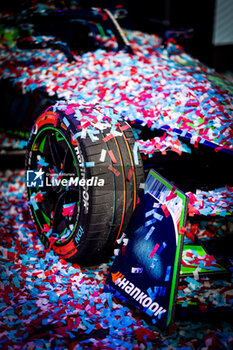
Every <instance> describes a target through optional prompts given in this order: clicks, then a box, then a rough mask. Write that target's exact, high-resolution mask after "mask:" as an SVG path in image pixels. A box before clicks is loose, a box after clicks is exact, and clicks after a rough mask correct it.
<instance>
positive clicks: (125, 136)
mask: <svg viewBox="0 0 233 350" xmlns="http://www.w3.org/2000/svg"><path fill="white" fill-rule="evenodd" d="M77 115H78V116H77ZM109 115H111V116H112V118H111V117H109ZM87 125H88V127H89V128H88V127H87ZM97 126H98V127H99V129H98V128H97ZM135 146H136V145H135V139H134V135H133V131H132V129H131V127H130V126H129V124H127V122H125V121H124V119H123V118H122V117H121V116H119V115H118V114H117V113H116V112H115V111H114V110H112V109H111V108H109V107H108V108H103V107H99V106H98V105H97V106H96V105H95V106H79V105H75V104H72V105H68V104H66V105H64V104H61V105H60V107H59V105H57V107H56V105H55V106H52V107H50V108H48V109H47V110H46V111H45V112H44V113H43V114H42V115H41V116H40V117H39V118H38V119H37V120H36V122H35V124H34V126H33V129H32V131H31V135H30V138H29V141H28V147H27V152H26V187H27V193H28V200H29V207H30V210H31V214H32V218H33V221H34V223H35V226H36V228H37V231H38V234H39V236H40V239H41V241H42V242H43V244H44V245H45V247H46V248H47V249H48V248H49V249H51V248H52V249H53V250H54V252H55V253H57V254H58V255H59V256H60V257H61V258H63V259H65V260H68V261H71V262H77V263H79V264H80V265H88V264H93V263H95V262H97V261H101V260H102V259H103V258H104V257H107V256H109V255H110V254H112V252H113V249H114V245H115V243H116V241H117V240H119V239H120V238H121V235H122V233H123V232H124V231H125V229H126V227H127V225H128V223H129V220H130V218H131V215H132V213H133V211H134V209H135V206H136V203H137V200H138V196H139V192H140V187H142V186H140V184H141V183H143V182H144V170H143V164H142V160H141V156H140V153H139V151H138V148H137V147H135ZM77 179H78V181H77ZM81 181H82V183H81Z"/></svg>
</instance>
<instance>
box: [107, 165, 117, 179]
mask: <svg viewBox="0 0 233 350" xmlns="http://www.w3.org/2000/svg"><path fill="white" fill-rule="evenodd" d="M108 170H110V171H111V172H112V173H113V174H114V175H116V176H119V175H120V172H119V171H118V170H117V169H116V168H114V167H113V166H112V165H111V164H110V165H109V166H108Z"/></svg>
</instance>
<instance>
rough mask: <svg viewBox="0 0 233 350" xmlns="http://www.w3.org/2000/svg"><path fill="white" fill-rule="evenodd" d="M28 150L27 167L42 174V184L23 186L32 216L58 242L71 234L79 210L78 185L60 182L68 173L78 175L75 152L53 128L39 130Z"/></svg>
mask: <svg viewBox="0 0 233 350" xmlns="http://www.w3.org/2000/svg"><path fill="white" fill-rule="evenodd" d="M29 152H32V153H31V160H30V165H27V170H33V171H37V172H38V171H41V172H43V173H44V184H43V186H41V187H33V188H32V187H27V190H28V196H29V203H30V207H31V210H32V213H33V216H34V219H35V221H36V224H37V226H38V227H39V229H40V231H41V232H42V233H44V234H45V235H46V236H47V238H50V237H53V238H55V239H56V243H58V244H62V243H64V242H66V241H67V240H69V238H70V237H71V236H72V235H73V232H74V231H75V229H76V226H77V223H78V217H79V213H80V200H79V198H80V188H79V186H77V185H76V184H72V185H71V186H64V184H62V180H63V179H66V180H67V179H68V178H69V177H70V176H73V177H78V178H79V168H78V164H77V161H76V157H75V154H74V152H73V150H72V148H71V146H70V144H69V142H68V141H67V140H66V138H65V136H64V134H63V133H62V132H61V131H60V130H57V129H55V128H54V127H45V128H43V129H42V130H40V131H39V132H38V133H37V135H36V136H35V139H34V140H33V143H32V146H31V149H30V151H29ZM41 198H42V200H41Z"/></svg>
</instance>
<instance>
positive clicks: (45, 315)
mask: <svg viewBox="0 0 233 350" xmlns="http://www.w3.org/2000/svg"><path fill="white" fill-rule="evenodd" d="M0 175H1V177H0V181H1V183H0V185H1V187H0V188H1V199H0V214H1V221H0V231H1V248H0V250H1V253H0V254H1V255H0V261H1V268H0V274H1V282H0V295H1V299H0V314H1V317H0V348H3V349H22V348H23V349H50V348H53V349H177V348H179V349H183V350H185V349H187V350H188V349H190V350H192V349H231V348H232V345H233V329H232V324H231V322H230V320H231V319H232V314H231V317H229V316H228V315H229V310H230V311H231V310H232V304H233V288H232V283H231V279H228V280H221V279H216V280H215V281H211V280H209V281H208V280H204V281H202V280H201V279H199V280H198V279H197V276H193V277H189V278H186V279H185V278H184V277H183V278H182V280H181V281H180V286H179V297H178V301H179V303H181V304H182V307H181V310H183V311H184V310H185V311H187V310H188V307H187V304H186V303H187V301H192V302H197V303H198V305H199V306H198V308H199V314H197V316H196V317H195V315H189V316H188V317H187V315H186V316H185V314H184V312H183V311H181V312H180V311H179V312H178V311H177V316H176V318H175V324H174V326H173V327H172V329H170V330H169V332H166V333H162V332H160V331H159V330H158V329H156V328H155V327H154V326H152V325H149V324H148V323H147V322H146V320H144V319H143V317H142V315H141V314H140V313H139V312H138V311H135V310H132V309H131V308H130V307H129V306H127V305H124V304H121V303H117V302H116V300H112V297H111V295H110V294H108V293H104V283H105V280H106V276H107V273H108V270H109V268H110V266H111V261H110V262H107V263H103V264H101V265H98V266H95V267H90V268H80V267H79V266H78V265H75V264H73V265H72V264H71V263H66V262H65V261H64V260H61V259H59V257H58V256H56V255H54V253H53V252H52V251H50V252H48V251H45V249H44V247H43V245H42V244H41V243H40V241H39V240H38V237H37V234H36V231H35V228H34V225H33V223H32V221H31V218H30V215H29V210H28V204H27V201H26V195H25V186H24V171H23V170H18V171H11V170H7V171H5V172H1V174H0ZM217 194H218V192H217ZM199 195H200V194H199ZM193 196H194V194H193ZM211 198H212V197H211ZM222 219H223V218H222ZM202 226H203V224H202ZM212 226H214V224H212ZM195 229H196V231H198V226H197V225H196V226H195V225H194V224H191V223H189V225H187V231H190V232H192V233H195ZM225 229H226V228H225ZM209 230H210V225H209ZM200 231H202V234H203V227H202V228H201V229H200ZM210 231H211V230H210ZM219 231H221V227H219ZM209 266H210V265H209ZM210 307H211V308H212V310H214V311H215V313H216V312H217V311H219V313H218V317H214V316H213V315H214V313H213V312H212V314H208V312H207V311H208V309H209V308H210ZM223 307H224V308H225V309H224V310H222V309H223ZM177 310H178V309H177ZM219 315H220V316H219Z"/></svg>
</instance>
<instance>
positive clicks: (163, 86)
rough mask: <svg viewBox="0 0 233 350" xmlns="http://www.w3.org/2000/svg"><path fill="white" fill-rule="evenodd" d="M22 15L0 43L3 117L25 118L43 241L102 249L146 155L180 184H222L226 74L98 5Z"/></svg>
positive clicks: (93, 251) (131, 195) (130, 199)
mask: <svg viewBox="0 0 233 350" xmlns="http://www.w3.org/2000/svg"><path fill="white" fill-rule="evenodd" d="M29 20H30V24H31V25H30V26H29V30H28V27H27V28H26V29H25V23H24V24H22V23H21V33H22V35H21V37H20V38H18V41H17V46H16V47H13V48H12V49H8V50H6V49H5V48H4V49H3V50H2V51H1V56H0V61H1V68H0V69H1V80H0V84H1V100H2V101H1V107H2V115H3V120H2V126H3V127H4V128H5V129H17V130H27V131H28V130H30V129H32V130H31V134H30V138H29V140H28V146H27V153H26V170H27V177H26V185H27V190H28V199H29V204H30V208H31V212H32V216H33V219H34V222H35V225H36V227H37V229H38V233H39V235H40V237H41V240H42V242H43V243H44V244H45V246H46V247H50V248H51V247H53V250H54V251H55V252H56V253H57V254H59V255H60V256H61V257H63V258H64V259H68V260H70V261H78V262H79V263H90V262H92V261H94V260H98V259H100V258H102V257H103V255H104V254H108V252H112V249H113V247H114V245H115V244H116V242H117V241H119V240H120V238H121V235H122V233H123V232H124V231H125V229H126V227H127V225H128V223H129V220H130V218H131V215H132V213H133V211H134V209H135V207H136V204H137V201H138V195H139V193H140V190H142V189H143V184H144V179H145V174H146V173H147V169H148V168H151V167H152V166H153V167H155V168H156V170H158V171H160V170H162V171H163V170H164V172H165V174H163V175H164V176H167V175H168V176H169V179H171V180H172V181H173V182H174V184H175V185H178V186H179V187H180V186H181V188H182V187H183V188H182V189H184V190H186V191H188V190H190V191H193V190H194V188H197V186H199V185H201V186H202V188H203V189H206V186H207V185H208V186H209V187H210V188H211V186H212V185H213V184H215V185H216V184H217V185H218V186H223V185H226V184H227V185H230V184H231V183H230V181H231V177H230V172H228V171H226V172H224V174H223V172H222V168H221V167H222V165H221V164H225V165H229V164H230V159H231V155H232V152H233V138H232V136H233V124H232V111H233V105H232V96H233V88H232V86H231V85H230V84H229V83H228V82H227V80H224V79H221V78H220V77H219V75H218V74H217V73H215V72H214V71H213V70H212V69H210V68H208V67H206V66H205V65H203V64H201V63H200V62H199V61H198V60H195V59H193V58H192V57H191V56H190V55H188V54H187V53H186V52H185V51H184V50H183V48H182V47H180V46H179V45H178V44H176V42H175V41H174V40H173V39H170V40H167V42H164V41H163V40H162V39H161V38H159V37H158V36H156V35H149V34H145V33H141V32H138V31H130V30H125V31H123V30H122V29H121V28H120V25H119V23H118V22H117V20H116V18H115V17H114V14H113V13H112V12H111V11H109V10H107V9H105V10H100V9H96V8H95V9H90V10H75V11H51V12H46V13H43V14H42V15H36V16H31V17H30V19H27V21H29ZM29 34H30V35H29ZM38 115H39V117H38ZM36 118H37V119H36ZM181 159H182V160H181ZM183 160H184V161H183ZM167 161H168V166H167V167H165V168H164V163H165V162H167ZM207 161H208V162H207ZM216 162H217V164H216ZM198 163H199V164H198ZM194 164H195V166H196V165H197V164H198V165H199V167H198V168H195V167H194ZM190 165H192V166H191V167H189V166H190ZM216 165H217V167H216ZM208 166H209V169H207V167H208ZM174 169H175V174H173V173H172V172H173V170H174ZM203 169H204V170H205V171H204V170H203ZM171 170H172V171H171ZM207 170H208V171H207ZM213 171H214V172H215V174H214V176H213ZM187 172H190V174H191V175H192V176H191V179H190V176H187ZM194 173H195V176H194ZM203 173H205V178H204V181H203V176H202V175H203ZM190 174H189V175H190ZM210 174H212V176H210ZM200 175H201V176H200ZM193 177H194V178H195V180H194V179H193ZM185 178H188V181H184V179H185ZM223 181H226V183H223ZM195 200H196V199H195V196H193V197H192V201H191V204H190V205H191V206H190V210H191V212H192V214H197V213H201V210H202V209H203V208H204V203H202V204H200V206H199V207H198V206H196V208H195V205H194V204H195V203H194V202H195ZM221 210H222V209H221ZM221 210H220V211H221ZM224 210H227V212H228V213H231V210H232V207H231V206H230V205H228V206H227V208H226V207H224ZM210 213H211V211H210Z"/></svg>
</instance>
